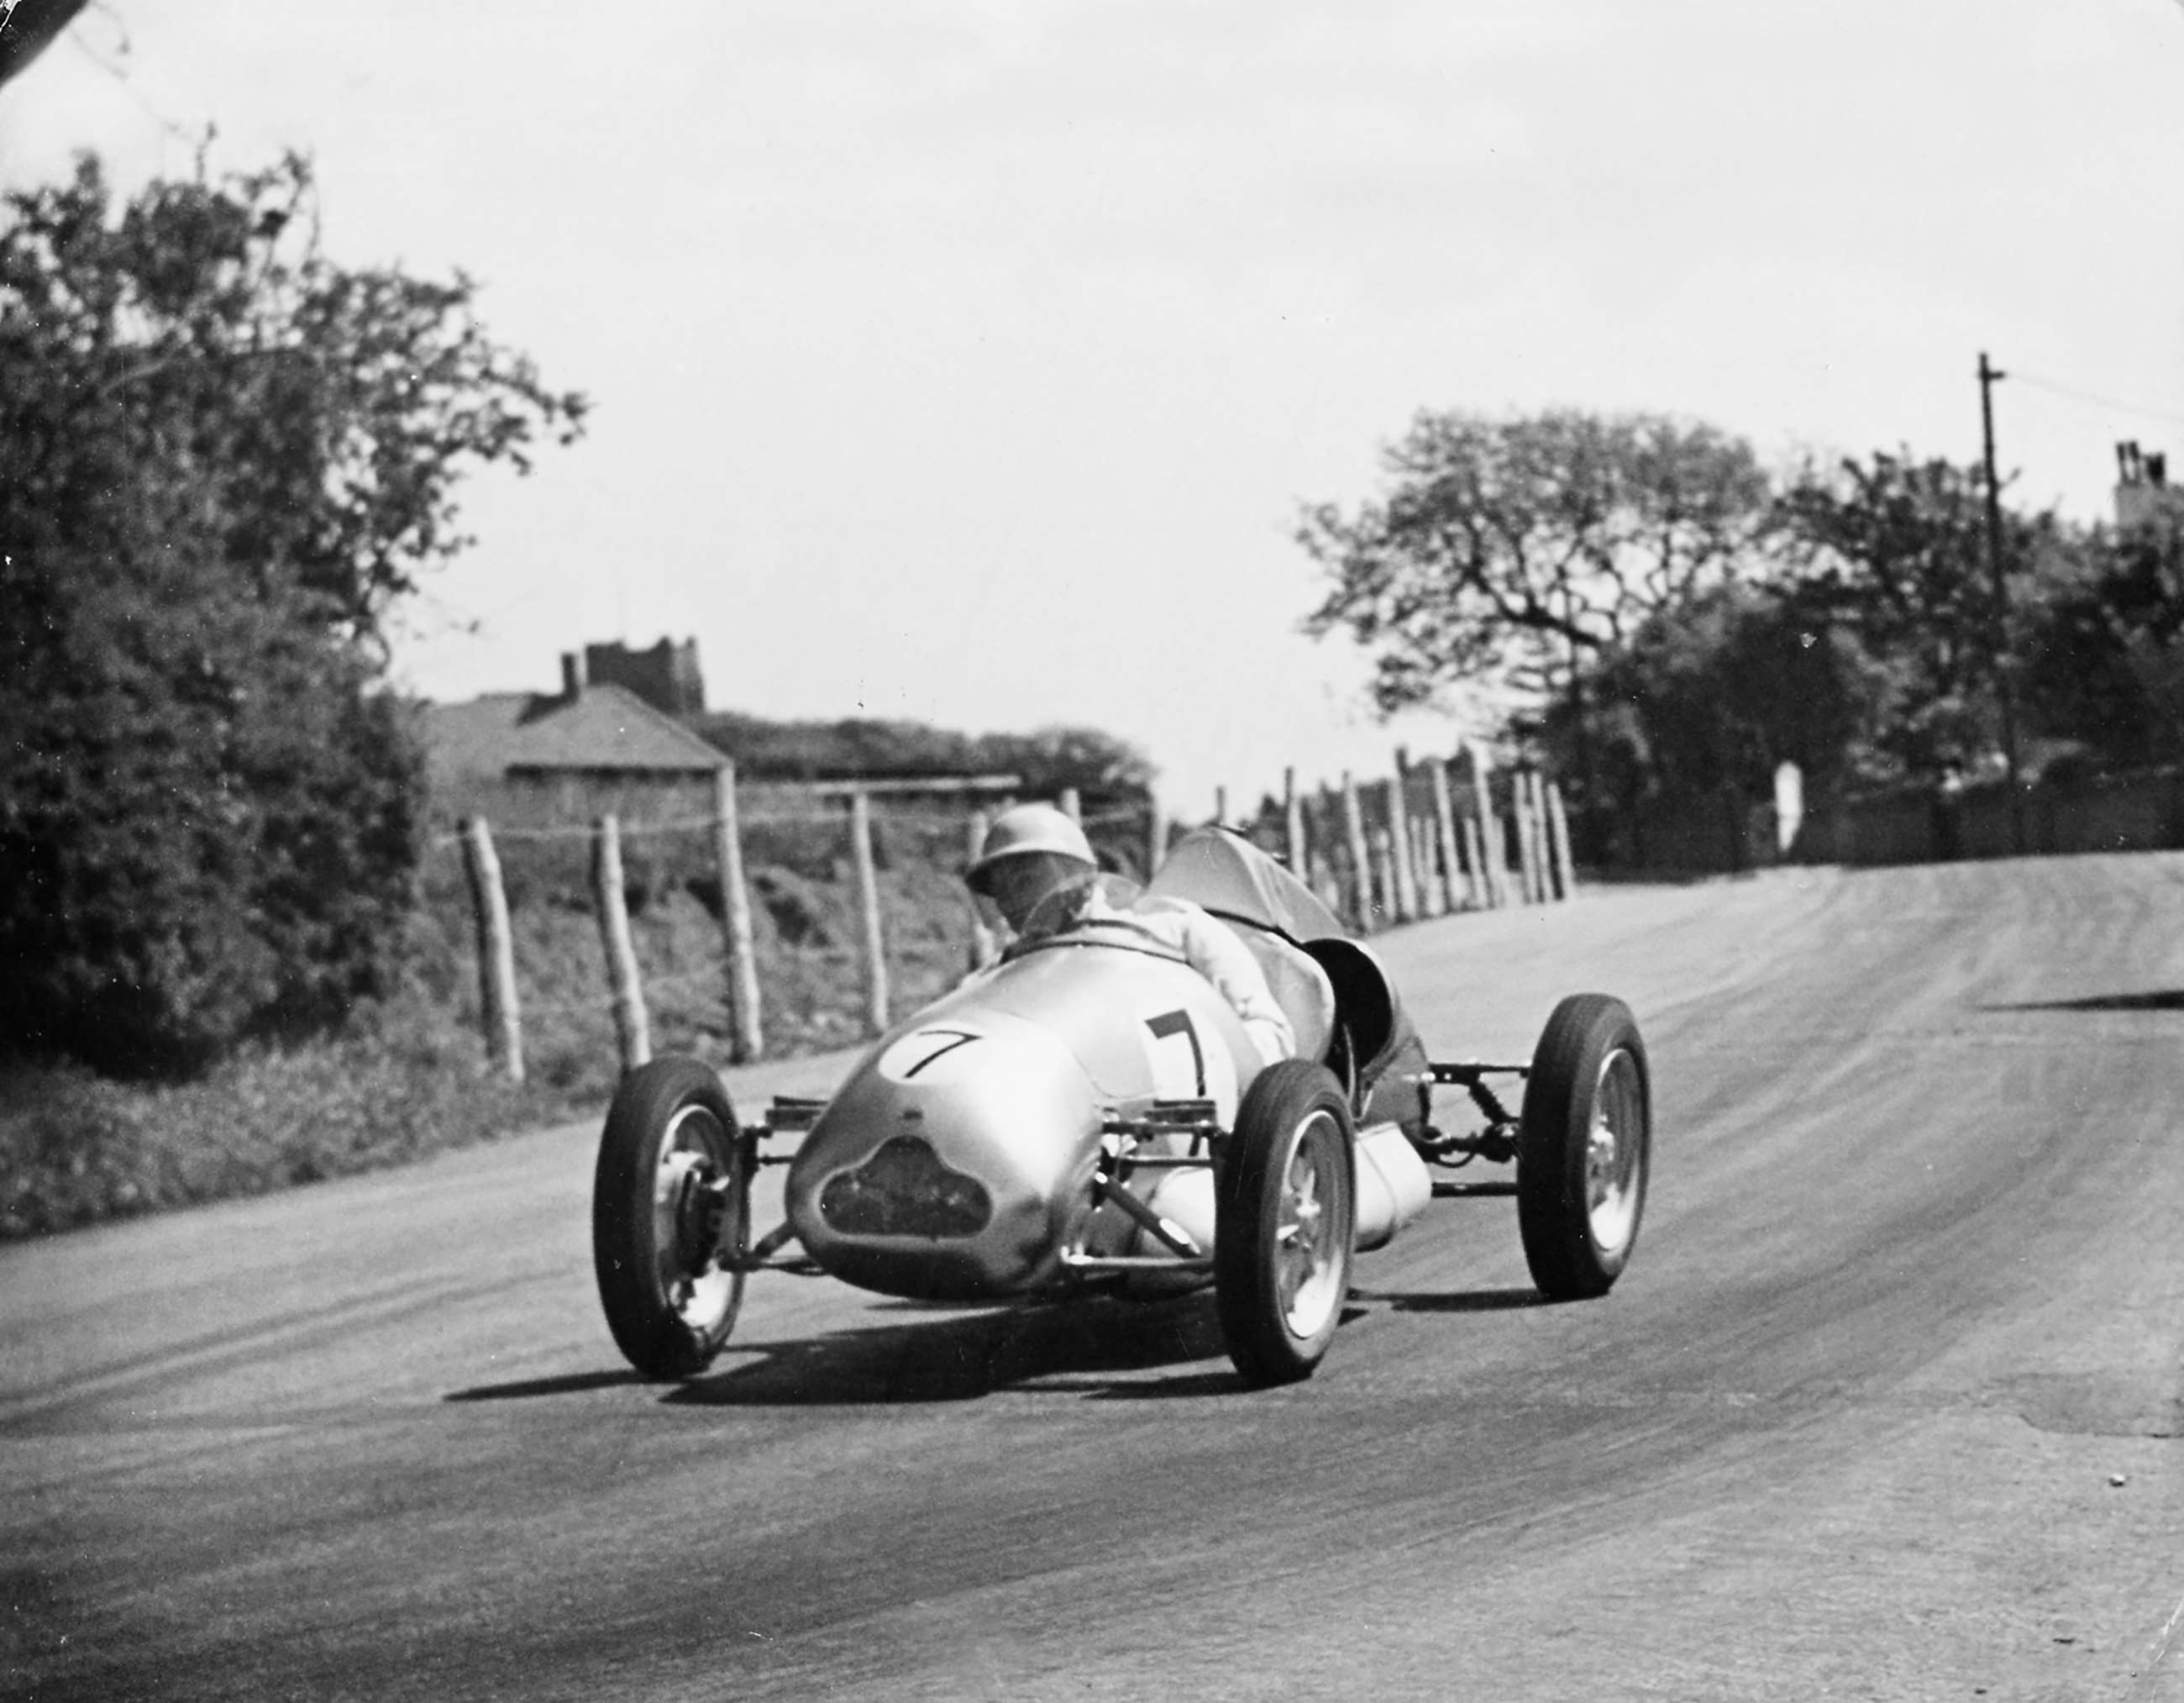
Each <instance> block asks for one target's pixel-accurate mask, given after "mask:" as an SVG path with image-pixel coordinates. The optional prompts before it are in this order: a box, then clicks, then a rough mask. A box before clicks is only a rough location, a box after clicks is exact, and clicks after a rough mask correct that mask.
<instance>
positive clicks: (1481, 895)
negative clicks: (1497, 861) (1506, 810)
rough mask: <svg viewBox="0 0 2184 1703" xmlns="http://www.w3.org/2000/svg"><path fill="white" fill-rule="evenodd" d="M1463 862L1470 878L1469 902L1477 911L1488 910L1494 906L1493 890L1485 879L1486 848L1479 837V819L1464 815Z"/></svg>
mask: <svg viewBox="0 0 2184 1703" xmlns="http://www.w3.org/2000/svg"><path fill="white" fill-rule="evenodd" d="M1463 861H1464V863H1465V866H1466V873H1467V874H1468V875H1469V877H1470V882H1471V892H1470V895H1469V896H1470V900H1471V902H1472V904H1473V905H1474V906H1475V907H1477V908H1479V910H1482V911H1485V910H1490V909H1492V908H1493V905H1494V889H1493V886H1492V885H1491V884H1490V882H1489V881H1488V880H1487V879H1486V847H1485V842H1484V841H1483V840H1480V839H1479V818H1477V817H1475V816H1471V815H1466V816H1465V817H1464V818H1463Z"/></svg>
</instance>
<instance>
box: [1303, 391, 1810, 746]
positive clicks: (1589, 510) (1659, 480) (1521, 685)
mask: <svg viewBox="0 0 2184 1703" xmlns="http://www.w3.org/2000/svg"><path fill="white" fill-rule="evenodd" d="M1382 459H1383V463H1384V466H1385V470H1386V472H1387V474H1388V477H1389V479H1390V489H1389V490H1388V491H1387V493H1386V494H1385V496H1384V497H1382V498H1381V499H1379V500H1377V501H1368V502H1366V503H1363V504H1362V505H1359V507H1358V508H1357V511H1356V512H1355V513H1354V514H1346V513H1345V512H1344V511H1342V510H1341V509H1340V508H1339V507H1337V506H1336V505H1331V504H1330V505H1321V506H1318V507H1315V508H1312V509H1309V510H1307V511H1306V513H1305V516H1304V517H1303V520H1302V522H1301V525H1300V527H1299V528H1298V532H1297V539H1298V541H1299V542H1300V543H1301V544H1302V545H1303V546H1304V548H1305V549H1306V550H1307V551H1308V552H1310V554H1311V555H1312V556H1313V558H1314V559H1315V560H1317V561H1318V562H1319V563H1320V564H1321V566H1322V567H1323V568H1324V569H1325V570H1326V572H1327V574H1328V577H1329V579H1330V580H1331V581H1332V582H1333V583H1332V586H1331V589H1329V592H1328V595H1327V596H1326V599H1325V600H1324V601H1323V602H1322V603H1321V605H1320V606H1319V607H1318V609H1317V610H1315V611H1313V612H1312V615H1311V617H1309V618H1308V619H1307V622H1306V623H1305V628H1306V630H1307V632H1309V633H1311V634H1313V635H1314V636H1324V635H1325V634H1329V633H1330V632H1333V631H1334V630H1335V629H1336V628H1346V629H1347V630H1348V631H1349V632H1350V634H1351V636H1352V637H1353V638H1354V639H1356V640H1357V642H1358V643H1359V644H1360V645H1363V646H1364V647H1365V648H1366V649H1367V650H1371V651H1373V653H1374V676H1373V687H1372V691H1373V700H1374V701H1375V703H1376V704H1377V705H1378V706H1379V708H1380V709H1381V710H1382V711H1383V712H1392V711H1395V710H1397V709H1401V708H1403V707H1406V706H1412V705H1420V704H1425V703H1429V702H1431V701H1435V699H1436V698H1438V697H1439V696H1440V695H1441V694H1442V692H1443V691H1444V690H1445V689H1446V688H1447V687H1449V686H1451V685H1452V684H1457V683H1458V682H1463V681H1478V682H1485V683H1490V684H1504V685H1508V686H1513V687H1515V688H1517V689H1518V690H1519V691H1521V692H1524V693H1528V694H1529V695H1535V696H1536V695H1543V694H1545V693H1546V692H1547V691H1548V690H1550V689H1551V688H1552V685H1553V684H1554V683H1555V682H1556V681H1557V679H1558V678H1561V679H1566V680H1568V682H1569V683H1570V685H1571V687H1572V690H1573V692H1574V691H1575V690H1576V689H1577V687H1578V684H1579V682H1580V678H1581V673H1582V668H1583V662H1582V660H1581V659H1583V658H1586V657H1589V656H1595V655H1597V654H1598V653H1600V652H1602V651H1603V650H1607V648H1609V647H1611V646H1613V645H1615V644H1617V643H1618V642H1619V641H1620V640H1621V639H1624V637H1625V636H1627V634H1629V633H1630V631H1631V630H1632V628H1634V627H1635V625H1636V624H1637V623H1640V622H1642V621H1644V620H1645V619H1646V618H1647V617H1649V616H1651V615H1652V614H1654V613H1656V612H1658V611H1661V610H1663V609H1666V608H1670V607H1673V606H1675V605H1676V604H1678V603H1679V602H1680V601H1681V600H1684V599H1685V598H1687V597H1689V596H1691V595H1692V594H1694V593H1695V592H1697V591H1698V590H1700V589H1703V588H1704V587H1706V586H1707V585H1709V584H1712V583H1718V582H1719V581H1721V580H1723V579H1725V578H1730V577H1731V576H1733V575H1734V574H1736V572H1738V571H1739V570H1740V569H1741V568H1742V567H1745V566H1747V565H1748V564H1749V563H1751V562H1752V561H1755V560H1756V559H1757V556H1758V550H1759V549H1760V546H1761V545H1762V544H1763V541H1764V538H1765V533H1766V528H1767V523H1768V520H1769V512H1770V511H1769V486H1768V481H1767V478H1766V476H1765V474H1764V473H1763V472H1762V470H1761V469H1760V467H1759V465H1758V461H1757V459H1756V458H1755V457H1754V455H1753V454H1752V449H1751V447H1750V445H1748V444H1746V443H1745V442H1744V441H1743V440H1741V438H1733V437H1730V436H1728V435H1726V434H1724V433H1720V432H1719V431H1716V430H1715V429H1714V428H1713V427H1708V426H1703V425H1689V424H1685V423H1681V422H1676V421H1674V420H1671V419H1668V418H1665V417H1663V416H1658V415H1650V414H1635V415H1619V416H1597V415H1591V414H1583V413H1577V412H1573V411H1568V410H1557V411H1552V412H1549V413H1545V414H1541V415H1537V416H1529V417H1522V418H1516V419H1510V420H1501V421H1496V420H1491V419H1488V418H1486V417H1484V416H1479V415H1474V414H1468V413H1462V412H1449V413H1440V414H1435V413H1421V414H1420V415H1419V416H1418V417H1417V418H1416V419H1415V420H1414V421H1413V422H1412V425H1411V429H1410V432H1409V433H1408V435H1407V436H1406V437H1405V438H1403V439H1402V440H1401V442H1400V443H1398V444H1394V445H1391V446H1390V447H1389V448H1388V449H1386V450H1385V452H1384V455H1383V458H1382Z"/></svg>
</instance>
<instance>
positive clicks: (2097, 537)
mask: <svg viewBox="0 0 2184 1703" xmlns="http://www.w3.org/2000/svg"><path fill="white" fill-rule="evenodd" d="M2075 557H2076V561H2077V568H2078V571H2077V572H2076V573H2075V576H2073V578H2071V579H2070V581H2069V582H2067V583H2064V584H2062V585H2061V586H2059V588H2058V589H2056V590H2055V591H2054V592H2053V594H2052V595H2050V596H2049V597H2048V599H2047V600H2046V604H2045V606H2044V608H2042V610H2040V611H2038V615H2039V620H2038V625H2037V627H2036V631H2035V634H2034V642H2033V643H2032V644H2031V645H2029V646H2028V647H2027V648H2028V650H2029V652H2030V655H2029V656H2028V657H2027V660H2026V664H2025V673H2024V677H2023V679H2024V687H2025V708H2026V712H2027V714H2028V717H2030V718H2031V719H2032V720H2033V721H2034V722H2035V723H2036V726H2037V728H2038V729H2039V730H2040V732H2041V733H2042V734H2046V735H2048V737H2049V738H2051V739H2057V740H2067V741H2069V742H2070V744H2072V745H2075V746H2076V747H2077V748H2078V750H2079V751H2080V752H2081V753H2082V755H2083V757H2084V758H2085V759H2087V760H2090V761H2091V762H2094V763H2095V764H2098V765H2103V766H2107V765H2114V766H2122V767H2127V766H2130V765H2132V764H2137V763H2147V762H2174V761H2176V759H2177V758H2178V757H2180V756H2184V528H2179V527H2178V526H2176V525H2175V524H2174V523H2171V524H2169V525H2165V526H2164V525H2153V526H2142V527H2136V528H2127V529H2125V530H2122V531H2120V532H2115V533H2107V532H2095V533H2092V535H2091V536H2089V537H2087V538H2086V539H2083V540H2082V541H2081V544H2080V546H2079V548H2078V550H2076V552H2075Z"/></svg>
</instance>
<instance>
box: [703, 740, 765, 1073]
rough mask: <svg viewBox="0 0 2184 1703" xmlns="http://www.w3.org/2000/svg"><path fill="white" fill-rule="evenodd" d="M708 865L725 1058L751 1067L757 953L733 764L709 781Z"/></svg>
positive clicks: (760, 1037) (757, 1049)
mask: <svg viewBox="0 0 2184 1703" xmlns="http://www.w3.org/2000/svg"><path fill="white" fill-rule="evenodd" d="M713 863H714V864H715V866H716V868H718V869H719V871H720V877H721V935H722V936H723V938H724V939H725V940H726V941H727V949H728V1025H729V1030H730V1034H729V1040H728V1049H729V1057H731V1058H733V1059H734V1060H735V1062H736V1063H737V1064H756V1063H757V1062H758V1061H759V1060H760V1058H764V1057H765V1056H766V1036H765V1033H764V1031H763V1030H761V1029H760V1025H759V1009H758V949H757V946H755V943H754V941H753V939H752V935H751V908H750V889H749V887H748V886H747V885H744V840H743V830H742V828H741V826H740V825H739V824H738V822H737V820H736V766H735V764H733V762H723V763H722V764H721V767H720V770H719V772H718V773H716V774H715V775H714V777H713Z"/></svg>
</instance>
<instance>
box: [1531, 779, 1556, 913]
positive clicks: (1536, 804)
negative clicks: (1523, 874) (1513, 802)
mask: <svg viewBox="0 0 2184 1703" xmlns="http://www.w3.org/2000/svg"><path fill="white" fill-rule="evenodd" d="M1524 813H1525V817H1526V819H1527V820H1528V821H1529V822H1530V824H1531V826H1532V885H1533V887H1534V889H1535V901H1534V902H1535V903H1537V904H1542V905H1544V904H1546V903H1547V902H1549V901H1550V900H1552V898H1553V897H1554V896H1555V879H1554V876H1553V875H1552V874H1551V873H1550V872H1549V870H1548V868H1547V802H1546V779H1545V777H1543V776H1542V775H1541V773H1540V772H1539V771H1538V770H1537V769H1534V770H1532V771H1530V772H1529V773H1527V774H1526V775H1525V777H1524Z"/></svg>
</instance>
